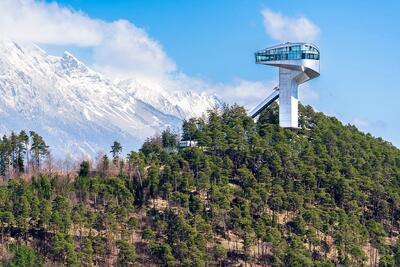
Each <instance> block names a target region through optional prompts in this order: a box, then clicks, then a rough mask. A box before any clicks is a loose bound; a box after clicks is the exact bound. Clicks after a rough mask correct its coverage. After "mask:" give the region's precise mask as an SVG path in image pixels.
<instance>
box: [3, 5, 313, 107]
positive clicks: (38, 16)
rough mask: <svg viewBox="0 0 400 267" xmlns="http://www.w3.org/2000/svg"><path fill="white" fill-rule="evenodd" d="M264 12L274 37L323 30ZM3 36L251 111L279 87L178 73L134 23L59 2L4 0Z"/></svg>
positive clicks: (113, 72)
mask: <svg viewBox="0 0 400 267" xmlns="http://www.w3.org/2000/svg"><path fill="white" fill-rule="evenodd" d="M262 13H263V15H264V19H265V21H264V23H265V25H266V28H267V31H269V32H271V35H273V36H275V37H274V38H278V39H282V38H283V37H285V38H286V37H287V36H290V37H291V38H290V39H293V38H294V37H296V36H301V37H303V35H304V32H308V36H310V37H312V36H315V35H316V34H317V32H318V28H317V27H316V26H315V25H313V24H312V23H311V22H309V21H308V20H307V19H306V18H299V19H295V20H292V19H289V18H286V17H283V16H282V15H280V14H276V13H273V12H272V11H269V10H263V12H262ZM292 24H293V25H294V26H292ZM285 32H287V33H285ZM0 36H2V37H6V38H11V39H13V40H16V41H18V42H33V43H37V44H39V45H40V44H43V45H58V46H70V45H72V46H78V47H87V48H90V49H91V51H92V52H93V54H92V58H93V62H92V65H93V67H94V68H95V69H97V70H99V71H101V72H103V73H106V74H108V75H110V77H113V78H116V79H125V78H134V79H136V80H138V81H139V82H143V83H145V84H146V85H147V86H151V87H152V88H154V87H158V88H160V87H163V88H165V89H167V90H185V91H186V90H194V91H198V92H203V91H205V92H209V93H213V94H216V95H218V96H219V97H221V98H222V99H223V100H224V101H225V102H227V103H238V104H241V105H245V106H246V107H248V108H252V107H254V106H255V105H257V104H258V103H259V102H260V101H261V100H262V99H263V97H266V96H267V95H269V94H270V93H271V92H272V89H273V88H274V87H275V86H276V85H277V83H278V82H277V81H246V80H242V79H237V80H235V81H233V82H232V83H230V84H222V83H218V84H215V83H209V82H206V81H204V80H202V79H197V78H193V77H189V76H187V75H185V74H182V73H179V72H178V71H177V67H176V64H175V62H174V61H173V60H172V59H171V58H169V57H168V55H167V54H166V53H165V51H164V50H163V48H162V46H161V45H160V44H159V43H158V42H157V41H156V40H154V39H153V38H151V37H150V36H149V35H148V34H147V33H146V31H144V30H143V29H141V28H139V27H137V26H135V25H134V24H132V23H131V22H129V21H126V20H117V21H114V22H106V21H103V20H99V19H94V18H91V17H89V16H88V15H86V14H84V13H82V12H80V11H76V10H73V9H70V8H67V7H64V6H60V5H58V4H57V3H55V2H54V3H46V2H44V1H36V0H0ZM300 92H301V95H302V97H304V95H305V96H311V97H313V96H315V93H314V92H313V91H312V90H311V89H310V88H308V87H305V88H303V89H301V90H300Z"/></svg>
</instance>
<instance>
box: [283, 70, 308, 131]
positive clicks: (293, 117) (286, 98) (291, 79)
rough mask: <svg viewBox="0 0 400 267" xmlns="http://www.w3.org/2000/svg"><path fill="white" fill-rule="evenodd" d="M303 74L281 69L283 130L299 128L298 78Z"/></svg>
mask: <svg viewBox="0 0 400 267" xmlns="http://www.w3.org/2000/svg"><path fill="white" fill-rule="evenodd" d="M301 74H302V72H300V71H295V70H289V69H284V68H282V67H280V68H279V125H280V126H281V127H283V128H298V127H299V115H298V110H299V96H298V83H297V81H296V77H298V76H299V75H301Z"/></svg>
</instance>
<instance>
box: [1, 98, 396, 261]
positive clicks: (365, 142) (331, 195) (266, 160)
mask: <svg viewBox="0 0 400 267" xmlns="http://www.w3.org/2000/svg"><path fill="white" fill-rule="evenodd" d="M277 119H278V118H277V107H276V105H274V106H273V107H272V108H270V109H268V110H266V111H264V112H263V113H262V114H261V115H260V118H259V120H258V121H257V122H254V121H253V119H251V118H250V117H248V116H247V115H246V112H245V110H244V109H243V108H242V107H238V106H232V107H228V106H226V107H224V108H222V109H221V110H211V111H209V113H208V117H207V118H206V119H190V120H186V121H185V122H184V123H183V137H184V139H186V140H196V141H198V146H197V147H191V148H178V147H177V136H176V135H175V134H174V133H173V132H171V131H169V130H166V131H164V132H163V134H162V135H161V136H155V137H153V138H149V139H147V140H146V141H145V143H144V144H143V146H142V148H141V150H140V151H139V152H134V151H133V152H131V153H129V154H128V156H127V157H126V158H125V157H124V156H122V155H121V154H120V151H121V145H120V144H119V143H118V142H115V143H114V144H113V146H112V152H113V153H112V154H113V157H112V158H111V159H109V158H108V157H107V156H104V157H103V158H101V159H100V160H99V161H98V162H97V163H96V164H94V163H89V162H82V164H81V166H80V170H79V172H78V173H77V174H74V173H70V174H69V175H64V176H62V175H55V174H54V173H53V174H52V173H51V172H50V173H49V172H47V173H42V174H36V175H35V176H34V178H32V179H31V180H29V181H24V180H21V179H11V180H10V181H8V183H7V184H5V185H3V186H1V187H0V199H1V200H2V201H1V202H0V211H1V212H0V222H1V224H0V225H1V227H2V233H3V238H2V244H3V246H2V248H3V255H5V256H4V257H3V259H5V262H9V263H12V264H14V266H17V265H18V266H24V265H23V264H18V263H21V262H26V261H27V259H30V261H31V262H32V261H33V260H35V261H37V262H38V265H40V264H41V263H43V262H44V261H46V262H47V263H50V262H56V263H59V264H64V265H68V266H77V265H83V266H91V265H93V264H95V265H98V266H104V265H107V264H109V265H117V264H118V265H120V266H128V265H131V266H133V265H135V266H137V265H142V266H156V265H157V266H206V265H208V266H218V265H219V266H238V265H239V264H243V265H245V264H247V265H250V264H251V265H252V266H363V265H368V266H398V265H399V264H400V243H399V240H398V233H399V230H400V225H399V219H400V150H399V149H397V148H396V147H394V146H393V145H391V144H390V143H388V142H386V141H384V140H382V139H380V138H374V137H373V136H371V135H370V134H365V133H362V132H360V131H358V130H357V128H356V127H354V126H352V125H343V124H342V123H341V122H340V121H338V120H337V119H336V118H334V117H328V116H326V115H324V114H322V113H319V112H315V111H314V110H313V109H312V108H311V107H309V106H307V107H303V106H300V127H301V128H300V129H283V128H280V127H279V126H277V125H276V122H277ZM122 145H123V144H122ZM171 148H172V149H171ZM169 152H170V153H169ZM10 244H19V245H17V246H16V245H10ZM17 248H19V249H17Z"/></svg>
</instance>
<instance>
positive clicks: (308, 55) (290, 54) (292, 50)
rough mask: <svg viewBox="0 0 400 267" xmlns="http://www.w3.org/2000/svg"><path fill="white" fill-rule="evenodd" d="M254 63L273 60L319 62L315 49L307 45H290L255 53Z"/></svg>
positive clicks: (317, 52)
mask: <svg viewBox="0 0 400 267" xmlns="http://www.w3.org/2000/svg"><path fill="white" fill-rule="evenodd" d="M255 56H256V63H259V62H265V61H275V60H298V59H314V60H319V51H318V49H317V48H315V47H313V46H311V45H307V44H292V45H288V46H284V47H279V48H270V49H266V50H262V51H259V52H256V53H255Z"/></svg>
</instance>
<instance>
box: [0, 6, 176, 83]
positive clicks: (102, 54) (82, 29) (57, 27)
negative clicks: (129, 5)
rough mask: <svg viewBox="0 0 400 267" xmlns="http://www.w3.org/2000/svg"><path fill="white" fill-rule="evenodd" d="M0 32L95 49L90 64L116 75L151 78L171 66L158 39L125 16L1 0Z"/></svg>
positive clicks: (22, 39) (21, 38)
mask: <svg viewBox="0 0 400 267" xmlns="http://www.w3.org/2000/svg"><path fill="white" fill-rule="evenodd" d="M0 36H3V37H7V38H11V39H13V40H16V41H19V42H33V43H37V44H46V45H75V46H83V47H90V48H92V49H93V60H94V62H93V65H94V66H95V67H97V68H98V69H99V70H102V71H103V72H107V73H108V74H112V75H114V76H115V77H125V78H126V77H128V76H130V77H132V76H134V77H136V78H137V79H139V80H140V79H145V80H151V79H155V78H160V77H162V76H163V75H165V74H167V73H169V72H171V71H174V70H175V63H174V62H173V61H172V60H171V59H170V58H169V57H168V56H167V55H166V53H165V52H164V51H163V49H162V47H161V45H160V44H159V43H158V42H156V41H155V40H153V39H152V38H150V37H149V36H148V35H147V33H146V32H145V31H144V30H142V29H140V28H138V27H136V26H135V25H133V24H132V23H130V22H128V21H125V20H118V21H115V22H111V23H109V22H105V21H102V20H98V19H93V18H90V17H88V16H87V15H86V14H84V13H82V12H79V11H75V10H72V9H69V8H66V7H62V6H60V5H58V4H57V3H45V2H42V1H35V0H1V1H0Z"/></svg>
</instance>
